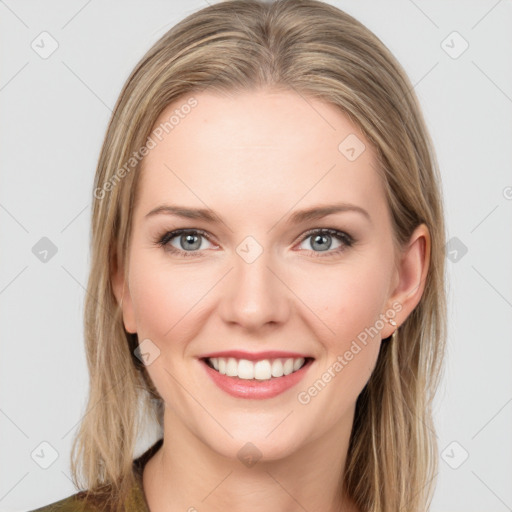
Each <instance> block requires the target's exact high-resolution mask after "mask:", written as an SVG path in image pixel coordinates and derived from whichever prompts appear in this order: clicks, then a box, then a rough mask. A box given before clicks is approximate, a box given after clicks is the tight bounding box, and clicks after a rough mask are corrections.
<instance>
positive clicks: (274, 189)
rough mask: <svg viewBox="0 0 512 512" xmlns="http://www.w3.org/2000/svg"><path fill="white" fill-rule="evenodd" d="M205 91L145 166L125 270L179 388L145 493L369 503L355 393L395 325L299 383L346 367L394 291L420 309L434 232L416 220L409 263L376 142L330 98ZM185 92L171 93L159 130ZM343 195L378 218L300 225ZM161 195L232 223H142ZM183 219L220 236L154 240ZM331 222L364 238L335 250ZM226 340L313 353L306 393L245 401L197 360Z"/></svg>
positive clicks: (165, 387) (164, 367) (215, 500)
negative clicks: (354, 149) (348, 464)
mask: <svg viewBox="0 0 512 512" xmlns="http://www.w3.org/2000/svg"><path fill="white" fill-rule="evenodd" d="M194 97H195V98H196V99H197V101H198V105H197V107H196V108H194V109H193V110H192V111H191V113H190V114H189V115H188V116H186V117H185V118H184V119H182V120H181V121H180V123H179V125H177V126H175V127H174V129H173V130H172V131H170V132H169V134H168V135H167V136H166V137H165V138H164V139H163V140H162V141H161V142H159V143H158V145H157V146H156V147H155V148H154V149H152V150H151V151H150V153H149V154H148V155H147V156H146V157H145V159H144V161H143V171H142V176H141V183H140V187H141V188H140V189H139V197H138V202H137V205H136V207H135V208H134V211H133V216H134V224H133V233H132V235H133V236H132V239H131V245H130V248H129V263H128V279H127V281H126V282H125V281H124V280H123V271H124V269H123V267H122V266H120V267H118V268H117V269H116V270H115V271H114V272H113V285H114V290H115V294H116V296H117V299H118V300H119V301H121V298H122V300H123V302H122V304H123V306H122V307H123V320H124V325H125V328H126V330H127V331H128V332H132V333H134V332H137V333H138V337H139V340H144V339H146V338H149V339H150V340H151V342H152V343H154V344H155V345H156V346H157V347H158V349H159V350H160V355H159V356H158V357H157V358H156V359H154V361H153V362H151V364H149V365H148V366H147V370H148V372H149V374H150V376H151V379H152V380H153V382H154V383H155V386H156V388H157V389H158V391H159V393H160V394H161V396H162V398H163V399H164V400H165V415H164V443H163V446H162V448H161V449H160V450H159V451H158V452H157V453H156V454H155V455H154V456H153V457H152V459H151V460H150V461H149V462H148V464H147V465H146V468H145V470H144V475H143V484H144V492H145V494H146V498H147V500H148V503H149V506H150V508H151V510H152V512H171V511H172V512H174V511H178V510H180V511H186V510H190V511H193V510H195V509H197V510H200V511H221V510H230V511H234V512H237V511H244V512H257V511H268V510H280V511H290V512H291V511H299V510H301V511H302V510H304V509H306V510H308V511H310V512H315V511H318V512H319V511H323V512H325V511H332V512H334V511H338V510H344V511H347V512H349V511H357V510H358V509H357V507H356V506H355V505H354V503H353V502H352V501H351V500H350V499H349V498H348V497H346V496H341V497H340V495H339V494H338V492H337V489H338V485H339V481H340V479H341V475H342V471H343V468H344V466H345V459H346V452H347V449H348V442H349V437H350V431H351V428H352V423H353V418H354V410H355V402H356V399H357V397H358V395H359V394H360V392H361V390H362V389H363V387H364V386H365V384H366V383H367V381H368V379H369V377H370V375H371V372H372V371H373V369H374V367H375V363H376V360H377V356H378V353H379V348H380V345H381V339H382V338H386V337H388V336H390V335H391V334H392V332H393V331H394V330H395V328H396V327H394V326H392V325H390V324H388V323H384V325H383V327H382V329H379V331H380V332H379V333H378V334H377V335H375V336H374V337H370V338H369V340H368V343H367V344H366V345H362V344H360V345H361V350H360V351H359V352H358V353H357V355H354V357H353V359H352V360H350V361H348V362H347V364H346V365H345V366H344V367H343V370H342V371H340V372H334V375H335V377H333V378H332V379H331V380H330V382H328V383H327V385H326V386H325V387H324V388H323V389H322V390H321V392H319V393H318V394H317V395H316V396H314V397H313V398H311V400H310V402H309V403H307V404H302V403H300V402H299V401H298V399H297V394H298V393H299V392H300V391H304V390H307V389H308V388H309V387H310V386H311V385H312V384H313V383H314V382H315V381H317V380H318V379H320V378H321V377H322V374H323V373H324V372H325V371H327V370H328V368H331V372H332V366H333V363H334V362H335V361H336V359H337V357H338V355H343V354H344V353H345V352H346V351H347V350H349V349H350V347H351V343H352V342H353V340H355V339H356V338H357V336H358V334H359V333H361V332H362V331H364V329H365V328H368V327H370V326H374V325H376V320H378V319H379V315H380V314H385V313H386V311H388V310H390V309H391V310H393V306H392V305H393V304H394V303H395V304H399V305H400V306H401V310H400V311H399V312H398V313H397V314H396V316H395V317H394V319H395V321H396V322H397V325H398V326H400V324H401V323H402V322H403V321H404V320H405V319H406V317H407V316H408V315H409V314H410V312H411V311H412V310H413V309H414V307H415V306H416V305H417V304H418V302H419V300H420V298H421V295H422V293H423V288H424V281H425V277H426V273H427V269H428V263H429V260H428V254H429V252H430V239H429V233H428V230H427V228H426V227H425V226H424V225H421V226H419V227H418V228H417V229H416V231H415V232H414V233H413V235H412V236H411V239H410V241H409V243H408V244H407V245H406V246H405V247H404V248H403V251H402V252H401V254H400V255H399V256H400V257H399V259H398V261H399V264H398V265H395V261H394V257H395V254H394V248H393V245H392V238H391V237H392V230H391V218H390V213H389V208H388V205H387V202H386V198H385V195H384V188H383V186H382V183H381V178H380V176H379V174H378V172H377V171H376V158H375V153H374V151H373V149H372V148H371V146H370V143H369V142H368V141H367V140H366V139H365V137H364V135H363V134H362V133H361V131H360V130H359V129H358V128H357V127H356V126H355V125H354V124H352V123H351V122H350V121H349V119H348V118H347V117H346V116H344V115H343V114H342V113H341V112H339V111H338V110H337V109H336V108H335V107H333V106H332V105H329V104H327V103H323V102H321V101H319V100H316V99H312V98H308V99H307V101H305V98H303V97H301V96H299V95H297V94H296V93H294V92H282V91H281V92H276V91H269V90H258V91H251V92H243V93H233V94H230V95H227V94H226V95H224V94H223V95H221V94H219V93H216V94H213V93H209V92H203V93H198V94H194ZM185 100H186V99H185ZM185 100H179V101H177V102H175V103H174V104H172V105H170V106H169V107H168V108H167V109H166V110H165V111H164V112H162V115H161V116H160V119H159V120H158V121H157V123H156V124H155V126H157V125H158V124H159V123H160V122H163V121H165V120H166V119H168V118H169V116H170V115H171V114H172V112H173V111H174V109H176V108H177V107H179V106H180V105H182V104H184V103H185ZM349 134H355V135H356V136H357V137H358V138H359V139H360V140H361V141H363V142H364V144H365V146H366V149H365V150H364V151H363V152H362V154H360V156H359V157H358V158H357V159H355V160H354V161H349V160H348V159H347V158H346V157H345V156H344V155H343V154H342V153H341V152H340V151H339V150H338V146H339V144H340V142H341V141H343V140H344V139H345V137H347V136H348V135H349ZM339 202H346V203H350V204H353V205H357V206H359V207H361V208H363V209H365V210H366V211H367V212H368V214H369V217H370V220H368V219H367V218H366V217H365V216H364V215H362V214H360V213H358V212H355V211H345V212H341V213H335V214H331V215H329V216H326V217H324V218H321V219H317V220H309V221H306V222H303V223H300V224H297V225H291V224H289V223H287V219H288V217H289V216H290V215H291V214H292V213H293V212H295V211H297V210H300V209H305V208H308V207H312V206H318V205H326V204H331V203H339ZM161 204H170V205H183V206H187V207H190V208H210V209H212V210H214V211H215V212H216V213H217V214H218V215H219V216H220V217H221V218H222V219H223V221H224V223H217V224H215V223H211V222H207V221H204V220H198V219H183V218H178V217H176V216H171V215H166V214H159V215H154V216H150V217H148V218H145V215H146V214H147V213H148V212H149V211H151V210H152V209H153V208H155V207H157V206H160V205H161ZM184 228H186V229H200V230H203V231H206V232H207V233H208V234H209V235H210V236H211V241H209V240H208V239H205V238H201V237H200V238H199V240H202V243H201V245H200V248H199V249H193V251H195V255H192V256H191V257H184V256H181V255H177V254H173V253H172V252H170V251H169V250H166V248H165V247H161V246H159V245H158V244H157V243H155V240H156V239H157V238H158V237H159V236H160V235H163V234H165V233H166V232H168V231H172V230H175V229H184ZM318 228H332V229H337V230H340V231H343V232H346V233H348V234H349V235H350V236H352V237H353V238H354V239H355V242H354V244H353V245H352V246H348V245H345V244H344V243H343V242H342V241H339V240H337V239H336V238H335V237H332V238H330V239H329V237H327V242H324V244H326V245H324V247H327V251H322V250H321V249H318V248H317V246H315V244H314V241H315V236H309V237H308V238H306V237H305V236H304V234H305V233H306V232H307V231H308V230H311V229H318ZM247 236H251V237H253V238H254V239H255V240H256V241H257V243H258V244H259V245H260V247H261V248H262V249H263V252H262V254H261V255H260V256H259V257H258V258H257V259H256V260H255V261H254V262H252V263H247V262H246V261H245V260H244V259H243V258H242V257H240V256H239V254H238V253H237V252H236V249H237V247H238V246H239V245H240V244H241V242H242V241H243V240H244V239H245V238H246V237H247ZM329 242H330V243H331V245H330V247H329ZM186 243H187V242H186V241H185V242H183V241H182V242H181V244H180V237H179V236H177V237H175V238H174V239H173V240H172V241H171V242H169V244H168V245H171V244H172V246H173V247H175V248H177V249H181V250H182V251H184V252H185V251H186V249H187V248H188V246H187V245H186ZM340 247H341V249H342V250H341V251H338V249H339V248H340ZM189 252H190V251H189ZM198 254H199V255H198ZM230 349H235V350H236V349H240V350H246V351H249V352H258V351H262V350H285V351H293V352H300V353H304V354H308V355H310V356H312V357H314V358H315V361H314V362H313V365H312V366H311V367H310V368H309V370H308V372H307V374H306V375H305V377H304V379H303V380H302V381H301V382H300V383H299V384H298V385H296V386H294V387H293V388H291V389H289V390H287V391H285V392H284V393H282V394H280V395H278V396H277V397H274V398H271V399H265V400H247V399H241V398H235V397H232V396H230V395H228V394H226V393H225V392H224V391H222V390H220V389H219V388H218V387H217V386H216V385H214V384H213V383H212V381H211V379H210V378H209V376H208V375H207V374H206V372H205V371H204V368H203V366H202V363H200V362H199V359H198V358H199V357H200V356H201V355H203V354H206V353H208V352H212V351H220V350H230ZM247 442H251V443H252V444H253V445H255V446H256V447H257V448H258V450H259V452H261V454H262V457H261V459H260V460H259V461H258V462H257V463H256V464H255V465H253V466H251V467H246V466H245V465H244V464H242V462H241V461H240V460H239V458H238V456H237V452H238V451H239V450H240V449H241V448H242V447H243V446H244V445H245V444H246V443H247ZM191 507H195V509H194V508H191Z"/></svg>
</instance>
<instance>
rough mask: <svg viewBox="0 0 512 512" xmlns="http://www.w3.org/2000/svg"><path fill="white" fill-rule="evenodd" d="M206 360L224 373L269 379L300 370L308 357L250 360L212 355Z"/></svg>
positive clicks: (239, 376)
mask: <svg viewBox="0 0 512 512" xmlns="http://www.w3.org/2000/svg"><path fill="white" fill-rule="evenodd" d="M206 362H207V363H208V364H209V365H210V366H211V367H212V368H214V369H215V370H217V371H218V372H219V373H221V374H222V375H227V376H228V377H238V378H240V379H245V380H251V379H256V380H268V379H272V378H279V377H283V376H285V375H290V374H291V373H294V372H296V371H298V370H300V369H301V368H302V367H303V366H304V364H305V362H306V359H305V358H304V357H298V358H291V357H290V358H287V359H284V358H277V359H262V360H259V361H249V360H248V359H235V358H234V357H229V358H226V357H211V358H207V359H206Z"/></svg>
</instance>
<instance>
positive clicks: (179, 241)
mask: <svg viewBox="0 0 512 512" xmlns="http://www.w3.org/2000/svg"><path fill="white" fill-rule="evenodd" d="M310 239H311V241H310V242H308V244H309V246H310V247H311V249H308V248H306V250H308V251H310V252H311V253H312V254H313V256H314V257H325V256H332V255H333V254H337V253H340V252H342V251H344V250H346V249H347V248H348V247H351V246H352V245H353V244H354V243H355V240H354V239H353V238H352V237H351V236H350V235H349V234H348V233H345V232H343V231H339V230H337V229H330V228H323V229H313V230H310V231H308V232H307V233H305V235H303V236H302V238H301V242H300V243H301V245H302V244H304V243H305V242H306V241H309V240H310ZM333 239H334V241H335V244H337V247H335V248H334V250H330V249H332V245H333ZM205 240H206V241H207V243H210V244H212V242H211V241H210V236H209V235H208V234H207V233H206V232H205V231H202V230H200V229H178V230H175V231H167V232H165V233H164V234H163V235H160V236H158V237H157V238H156V240H155V243H156V244H157V245H158V246H160V247H163V248H164V249H165V250H166V251H169V252H171V253H174V254H177V255H178V256H184V257H198V256H204V254H202V251H203V250H205V249H207V248H208V247H205V246H204V244H203V242H204V241H205ZM322 253H324V254H322Z"/></svg>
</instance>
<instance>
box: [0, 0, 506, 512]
mask: <svg viewBox="0 0 512 512" xmlns="http://www.w3.org/2000/svg"><path fill="white" fill-rule="evenodd" d="M330 3H332V4H333V5H336V6H337V7H340V8H341V9H344V10H346V11H347V12H348V13H349V14H352V15H353V16H355V17H356V18H357V19H359V20H360V21H362V22H363V23H364V24H365V25H366V26H367V27H368V28H370V29H371V30H372V31H374V32H375V33H376V34H377V35H378V36H379V37H380V38H381V40H382V41H383V42H384V43H385V44H386V45H387V46H388V47H389V48H390V49H391V51H392V52H393V53H394V54H395V55H396V57H397V58H398V60H399V61H400V62H401V63H402V65H403V66H404V67H405V69H406V71H407V73H408V74H409V76H410V78H411V81H412V84H413V85H414V87H415V91H416V93H417V94H418V96H419V98H420V101H421V104H422V107H423V112H424V114H425V118H426V121H427V123H428V127H429V130H430V131H431V134H432V137H433V139H434V143H435V146H436V150H437V155H438V159H439V164H440V168H441V173H442V179H443V193H444V197H445V208H446V216H447V229H448V237H447V243H448V244H449V245H448V248H449V251H448V254H449V256H448V260H449V261H447V266H448V290H449V339H448V353H447V359H446V366H445V374H444V379H443V383H442V386H441V388H440V390H439V394H438V396H437V400H436V411H435V412H436V424H437V435H438V438H439V446H440V454H441V458H440V466H439V475H438V484H437V490H436V494H435V498H434V502H433V505H432V509H431V510H432V511H433V512H442V511H450V512H477V511H479V512H480V511H482V510H485V511H486V512H502V511H503V512H504V511H507V510H512V435H511V434H512V428H511V427H512V377H511V375H512V372H511V362H512V344H511V328H512V314H511V313H512V286H511V285H512V270H511V268H512V250H511V249H512V236H511V233H512V231H511V227H512V172H511V169H512V149H511V148H512V58H511V49H512V30H510V27H512V2H511V1H505V0H501V1H496V0H479V1H468V0H458V1H455V0H452V1H450V2H447V1H443V0H435V1H434V0H429V1H420V0H416V1H412V0H394V1H386V2H382V1H378V0H374V1H368V0H364V1H361V0H344V1H341V0H340V1H331V2H330ZM206 5H207V2H206V1H184V0H183V1H163V0H160V1H157V0H146V1H144V2H143V1H133V0H132V1H126V0H115V1H114V0H111V1H109V2H99V1H91V0H89V1H86V0H73V1H66V2H64V1H57V0H51V1H50V0H48V1H46V2H37V1H35V0H31V1H21V0H5V1H1V2H0V38H1V41H0V55H1V68H0V69H1V73H0V112H1V117H0V130H1V134H0V136H1V142H2V145H1V152H0V168H1V174H0V180H1V182H0V226H1V229H0V237H1V242H0V248H1V260H0V261H1V264H0V315H1V317H0V325H1V344H2V345H1V358H0V365H1V366H0V372H1V373H0V453H1V456H0V457H1V458H0V460H1V463H0V510H1V511H3V512H7V511H9V512H16V511H26V510H29V509H33V508H36V507H37V506H42V505H44V504H47V503H50V502H53V501H56V500H57V499H61V498H64V497H66V496H68V495H70V494H73V493H75V492H76V489H75V488H74V487H73V486H72V483H71V480H70V477H69V475H70V471H69V453H70V448H71V441H72V437H73V434H74V432H75V431H76V428H77V425H78V424H79V421H80V419H81V416H82V414H83V411H84V407H85V399H86V393H87V386H88V375H87V371H86V364H85V354H84V348H83V334H82V308H83V304H84V296H85V285H86V281H87V274H88V264H89V248H88V241H89V219H90V213H91V208H90V207H91V201H90V198H91V190H92V182H93V176H94V172H95V166H96V163H97V158H98V154H99V151H100V146H101V143H102V140H103V137H104V133H105V130H106V127H107V123H108V120H109V117H110V115H111V109H112V108H113V106H114V103H115V101H116V99H117V97H118V94H119V92H120V90H121V87H122V85H123V83H124V81H125V79H126V78H127V76H128V74H129V73H130V71H131V70H132V68H133V67H134V65H135V64H136V63H137V61H138V60H139V58H140V57H142V55H143V54H144V53H145V52H146V50H148V49H149V47H150V46H151V45H152V44H153V43H154V42H155V41H156V40H157V39H158V38H159V37H160V36H161V35H162V34H163V33H164V32H166V31H167V30H168V29H169V28H170V27H171V26H173V25H174V24H175V23H177V22H178V21H179V20H181V19H182V18H184V17H185V16H186V15H188V14H190V13H192V12H194V11H196V10H198V9H200V8H203V7H205V6H206ZM44 32H46V34H44ZM42 33H43V34H42ZM41 40H43V43H42V42H41ZM56 45H58V46H56ZM52 50H54V51H53V53H51V55H46V54H45V52H47V53H48V52H51V51H52ZM41 239H43V240H41ZM46 239H48V240H46ZM49 241H50V242H49ZM38 244H39V245H38ZM41 247H45V248H46V250H48V251H49V252H48V253H47V257H46V261H42V260H41V255H40V248H41ZM153 440H155V433H153V434H152V433H148V434H147V435H146V436H145V437H142V438H141V440H140V443H139V451H143V450H144V449H145V448H147V447H148V446H149V444H150V443H152V442H153ZM41 443H43V444H41ZM38 453H39V454H41V453H44V454H45V457H43V458H42V459H41V457H39V458H38V457H37V454H38ZM45 465H46V466H48V467H47V468H46V469H45V468H44V467H43V466H45Z"/></svg>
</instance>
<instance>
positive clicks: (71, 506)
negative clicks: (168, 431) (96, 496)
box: [30, 439, 163, 512]
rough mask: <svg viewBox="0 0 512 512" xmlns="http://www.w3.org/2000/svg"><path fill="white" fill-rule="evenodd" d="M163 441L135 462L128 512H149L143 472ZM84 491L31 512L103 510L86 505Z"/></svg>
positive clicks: (92, 511)
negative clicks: (134, 480)
mask: <svg viewBox="0 0 512 512" xmlns="http://www.w3.org/2000/svg"><path fill="white" fill-rule="evenodd" d="M162 442H163V439H159V440H158V441H157V442H156V443H155V444H153V445H152V446H151V447H150V448H148V449H147V450H146V451H145V452H144V453H143V454H142V455H140V456H139V457H138V458H137V459H135V460H134V461H133V472H134V475H135V477H136V483H135V485H134V486H133V487H132V489H131V490H130V493H129V496H128V498H127V499H126V502H125V508H124V510H126V512H149V506H148V502H147V501H146V497H145V495H144V490H143V487H142V471H143V470H144V466H145V464H146V462H147V461H148V460H149V459H150V458H151V457H152V456H153V455H154V453H155V452H156V451H157V450H158V449H159V448H160V446H161V445H162ZM84 496H85V492H84V491H80V492H78V493H76V494H73V495H72V496H68V497H67V498H64V499H62V500H60V501H56V502H54V503H50V504H49V505H45V506H44V507H41V508H38V509H35V510H32V511H30V512H97V511H98V510H101V509H100V508H96V507H95V506H93V505H88V506H87V507H86V506H85V505H84V502H83V497H84Z"/></svg>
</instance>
